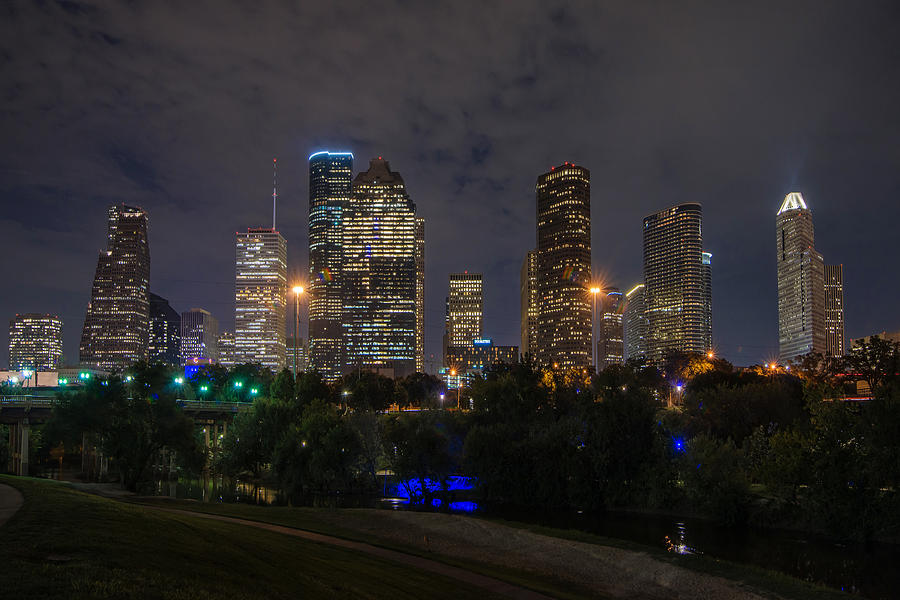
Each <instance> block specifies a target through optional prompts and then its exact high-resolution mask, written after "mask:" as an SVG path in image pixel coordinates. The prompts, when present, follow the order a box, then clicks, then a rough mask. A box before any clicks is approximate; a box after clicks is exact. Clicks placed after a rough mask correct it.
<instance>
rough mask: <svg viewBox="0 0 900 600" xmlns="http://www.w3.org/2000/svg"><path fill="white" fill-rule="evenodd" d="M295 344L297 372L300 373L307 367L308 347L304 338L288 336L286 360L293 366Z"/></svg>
mask: <svg viewBox="0 0 900 600" xmlns="http://www.w3.org/2000/svg"><path fill="white" fill-rule="evenodd" d="M295 346H296V350H297V372H298V373H302V372H303V371H306V370H307V369H308V368H309V348H308V346H307V343H306V340H305V339H304V338H295V337H294V336H288V338H287V354H288V362H290V363H291V367H293V364H294V363H293V360H294V349H295V348H294V347H295Z"/></svg>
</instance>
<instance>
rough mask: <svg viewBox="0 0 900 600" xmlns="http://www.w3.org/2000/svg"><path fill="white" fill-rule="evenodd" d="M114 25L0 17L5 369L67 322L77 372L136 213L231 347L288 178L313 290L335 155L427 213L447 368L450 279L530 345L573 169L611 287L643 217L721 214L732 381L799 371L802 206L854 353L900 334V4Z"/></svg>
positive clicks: (721, 323) (221, 12) (504, 330)
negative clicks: (786, 333) (119, 221)
mask: <svg viewBox="0 0 900 600" xmlns="http://www.w3.org/2000/svg"><path fill="white" fill-rule="evenodd" d="M112 4H113V3H111V2H110V3H107V2H98V3H92V2H3V3H2V4H0V94H2V104H0V198H2V202H3V211H2V213H0V243H2V256H3V265H4V271H5V272H4V277H3V285H2V292H0V317H2V321H0V322H2V324H3V326H2V327H0V346H2V351H0V363H2V364H4V365H5V364H6V359H7V353H6V348H7V335H8V331H7V327H6V320H7V319H9V318H11V317H13V316H14V314H15V313H17V312H18V313H22V312H52V313H58V314H60V315H61V316H62V318H63V320H64V336H65V356H66V359H67V362H68V363H70V364H75V363H76V362H77V359H78V341H79V337H80V334H81V327H82V323H83V320H84V311H85V308H86V305H87V302H88V300H89V298H90V290H91V281H92V278H93V275H94V269H95V267H96V262H97V252H98V251H99V250H101V249H103V248H104V246H105V233H106V232H105V229H106V208H107V206H108V205H110V204H112V203H118V202H125V203H129V204H135V205H138V206H142V207H143V208H145V209H146V210H147V211H148V212H149V215H150V254H151V290H152V291H153V292H155V293H157V294H159V295H161V296H163V297H165V298H167V299H169V301H170V302H171V303H172V305H173V307H175V309H176V310H178V311H182V310H187V309H189V308H191V307H202V308H206V309H208V310H210V311H211V312H212V313H213V314H214V315H215V316H216V317H217V318H218V319H219V320H220V323H221V327H222V328H225V329H229V330H230V329H232V328H233V320H234V233H235V231H238V230H243V229H246V228H247V227H258V226H269V225H270V223H271V193H272V158H273V157H278V164H279V173H278V182H279V183H278V192H279V199H280V202H279V207H278V228H279V229H280V231H281V232H282V233H283V234H284V236H285V237H286V238H287V240H288V255H289V272H290V273H291V274H292V278H294V279H296V280H300V279H305V270H306V260H307V237H306V234H307V211H308V189H307V188H308V170H307V162H306V160H307V156H308V155H309V154H310V153H311V152H314V151H316V150H321V149H330V150H350V151H352V152H353V153H354V154H355V156H356V162H355V165H354V171H355V172H359V171H361V170H365V169H366V168H367V166H368V160H369V159H370V158H371V157H374V156H379V155H380V156H384V157H385V158H386V159H388V160H389V161H390V163H391V167H392V169H393V170H395V171H399V172H400V173H401V174H402V175H403V178H404V179H405V181H406V185H407V190H408V192H409V194H410V196H411V197H412V199H413V201H414V202H415V203H416V204H417V207H418V211H419V214H420V215H423V216H424V217H425V218H426V269H427V272H426V332H425V335H426V351H427V354H434V355H435V356H436V362H435V364H436V365H438V364H439V361H440V340H441V333H442V327H443V314H444V308H443V303H444V297H445V296H446V293H447V276H448V273H450V272H451V271H461V270H465V269H468V270H470V271H483V272H484V289H485V318H484V323H485V334H486V335H487V336H488V337H492V338H494V340H495V343H500V344H516V345H518V344H519V268H520V266H521V263H522V259H523V257H524V254H525V252H526V251H527V250H528V249H529V248H531V247H533V245H534V240H535V199H534V184H535V180H536V178H537V176H538V175H539V174H540V173H542V172H545V171H547V170H549V168H550V166H551V165H558V164H561V163H562V162H564V161H572V162H575V163H577V164H580V165H583V166H585V167H587V168H588V169H590V171H591V187H592V225H593V231H592V233H593V256H594V267H595V269H596V270H597V271H598V272H599V273H602V275H603V278H604V281H605V283H606V284H607V285H616V286H619V287H621V288H625V289H627V288H629V287H631V285H633V284H635V283H637V282H639V281H640V279H641V218H642V217H643V216H645V215H647V214H649V213H651V212H654V211H657V210H660V209H663V208H666V207H668V206H670V205H673V204H676V203H681V202H700V203H702V204H703V210H704V231H703V233H704V240H705V242H704V243H705V246H706V249H707V250H709V251H711V252H712V253H713V336H714V342H715V346H716V348H717V350H718V352H719V353H720V354H722V355H724V356H725V357H726V358H728V359H729V360H731V361H733V362H735V363H737V364H741V365H746V364H752V363H755V362H759V361H762V360H765V359H767V358H769V357H772V356H774V355H775V353H776V350H777V308H776V289H775V284H776V280H775V248H774V242H775V213H776V211H777V209H778V207H779V205H780V203H781V200H782V198H783V197H784V195H785V194H786V193H787V192H790V191H800V192H802V193H803V195H804V197H805V198H806V200H807V202H808V204H809V205H810V208H811V209H812V210H813V215H814V222H815V227H816V246H817V248H818V249H819V251H821V252H822V253H823V255H824V257H825V261H826V263H843V264H844V280H845V283H844V285H845V291H844V297H845V306H846V324H847V334H848V336H850V337H855V336H860V335H864V334H871V333H874V332H877V331H882V330H885V329H887V330H897V329H900V310H898V300H897V298H898V297H900V278H898V264H900V262H898V261H900V244H898V232H897V227H898V224H900V114H898V113H900V42H898V39H900V35H898V30H900V29H898V25H900V5H898V4H897V3H895V2H883V3H882V2H875V1H865V2H847V1H840V2H825V1H823V0H815V1H812V2H808V3H807V2H771V3H763V2H748V3H738V2H707V3H703V4H701V3H687V2H668V1H666V2H659V3H655V2H632V1H628V2H626V1H621V2H585V3H556V2H545V1H544V2H526V1H524V0H516V1H515V2H453V3H447V4H444V5H440V4H438V3H432V2H413V1H410V2H396V3H378V2H347V1H342V2H339V3H332V2H302V3H296V2H284V3H274V2H255V1H253V2H249V1H248V2H236V3H229V2H225V1H224V0H214V1H210V2H199V1H191V2H173V3H163V2H146V3H139V2H133V3H121V4H118V3H117V4H116V5H115V6H113V5H112ZM297 4H302V7H301V8H298V7H297ZM292 283H293V282H292ZM304 335H305V326H304ZM426 364H427V363H426Z"/></svg>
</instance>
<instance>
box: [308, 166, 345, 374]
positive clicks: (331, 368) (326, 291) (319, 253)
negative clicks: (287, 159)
mask: <svg viewBox="0 0 900 600" xmlns="http://www.w3.org/2000/svg"><path fill="white" fill-rule="evenodd" d="M352 180H353V154H352V153H350V152H328V151H323V152H316V153H314V154H312V155H310V157H309V287H308V290H307V291H308V293H309V295H308V298H309V368H310V369H313V370H316V371H318V372H319V373H321V374H322V376H323V377H324V378H325V379H326V380H327V381H334V380H336V379H338V378H339V377H340V376H341V372H342V369H343V355H342V352H343V345H344V340H343V335H344V330H343V325H342V318H343V300H342V290H341V285H342V282H343V275H342V264H343V235H344V234H343V231H344V210H345V209H346V207H347V203H348V202H349V201H350V193H351V182H352Z"/></svg>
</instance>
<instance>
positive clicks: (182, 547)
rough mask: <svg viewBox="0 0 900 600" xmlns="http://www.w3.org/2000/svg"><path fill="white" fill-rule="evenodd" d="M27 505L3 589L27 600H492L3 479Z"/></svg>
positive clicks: (422, 578) (188, 520) (4, 560)
mask: <svg viewBox="0 0 900 600" xmlns="http://www.w3.org/2000/svg"><path fill="white" fill-rule="evenodd" d="M0 483H7V484H9V485H12V486H13V487H16V488H18V489H19V490H20V491H21V492H22V494H23V495H24V496H25V505H24V506H23V507H22V508H21V509H20V510H19V512H18V513H16V515H14V516H13V518H12V519H10V521H9V522H7V524H6V525H5V526H3V528H2V530H0V565H2V566H3V568H0V590H3V591H4V596H5V595H6V594H11V595H10V596H9V597H15V598H17V599H24V598H62V597H65V598H178V599H180V598H184V599H188V598H190V599H192V600H193V599H203V598H296V597H301V596H302V597H307V598H317V597H352V598H387V597H390V598H391V599H392V600H394V599H401V598H422V597H430V598H474V597H478V598H486V597H490V594H488V593H487V592H485V591H484V590H481V589H477V588H473V587H469V586H465V585H462V584H459V583H457V582H455V581H453V580H450V579H447V578H444V577H440V576H437V575H434V574H431V573H427V572H423V571H419V570H417V569H412V568H409V567H405V566H401V565H397V564H396V563H392V562H389V561H384V560H380V559H377V558H374V557H370V556H366V555H364V554H360V553H357V552H353V551H349V550H344V549H338V548H334V547H331V546H326V545H321V544H316V543H312V542H308V541H304V540H299V539H296V538H290V537H287V536H284V535H280V534H277V533H272V532H267V531H259V530H256V529H252V528H248V527H245V526H241V525H233V524H229V523H218V522H213V521H209V520H205V519H200V518H194V517H190V516H181V515H172V514H167V513H160V512H155V511H152V510H147V509H145V508H141V507H140V506H135V505H129V504H123V503H121V502H117V501H113V500H108V499H104V498H99V497H95V496H91V495H88V494H84V493H81V492H77V491H74V490H71V489H70V488H68V487H66V486H63V485H60V484H55V483H52V482H45V481H37V480H28V479H22V478H12V477H6V476H0Z"/></svg>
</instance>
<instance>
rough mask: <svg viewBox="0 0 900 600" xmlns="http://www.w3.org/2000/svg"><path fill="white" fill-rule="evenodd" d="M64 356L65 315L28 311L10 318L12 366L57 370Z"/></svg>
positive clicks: (19, 368) (22, 368)
mask: <svg viewBox="0 0 900 600" xmlns="http://www.w3.org/2000/svg"><path fill="white" fill-rule="evenodd" d="M61 360H62V319H60V318H59V317H58V316H57V315H46V314H40V313H26V314H24V315H16V316H15V317H14V318H12V319H10V320H9V368H10V370H12V371H24V370H28V371H34V372H36V371H56V370H57V369H59V367H60V366H61V365H60V362H61Z"/></svg>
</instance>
